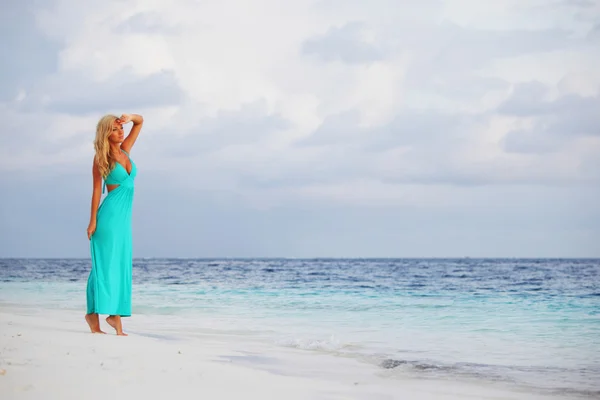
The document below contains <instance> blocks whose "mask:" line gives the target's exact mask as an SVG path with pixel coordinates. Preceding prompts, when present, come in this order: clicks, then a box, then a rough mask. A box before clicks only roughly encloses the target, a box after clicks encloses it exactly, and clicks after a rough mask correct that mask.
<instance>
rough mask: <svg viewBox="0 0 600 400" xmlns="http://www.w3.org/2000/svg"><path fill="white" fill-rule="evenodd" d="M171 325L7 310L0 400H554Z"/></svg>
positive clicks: (0, 338)
mask: <svg viewBox="0 0 600 400" xmlns="http://www.w3.org/2000/svg"><path fill="white" fill-rule="evenodd" d="M102 322H104V321H102ZM175 322H176V321H174V320H171V319H170V318H168V317H166V318H163V317H161V316H156V317H153V316H148V315H141V316H134V317H132V318H128V319H126V320H125V327H126V331H127V332H128V333H129V336H128V337H118V336H116V335H115V334H114V332H111V331H110V330H108V328H109V327H108V325H107V324H106V323H103V325H102V326H103V329H104V330H105V331H106V332H107V334H106V335H101V334H91V333H89V331H88V330H87V326H86V324H85V321H84V320H83V314H82V313H77V312H74V311H71V310H50V311H48V310H36V309H33V308H26V307H19V306H14V305H8V306H7V305H6V304H4V305H2V306H0V332H1V333H0V370H1V371H0V398H2V399H10V400H13V399H14V400H17V399H49V400H50V399H87V400H94V399H107V398H112V399H134V398H135V399H138V398H139V399H164V398H171V399H174V398H177V399H187V398H189V399H199V398H203V399H369V400H383V399H495V400H499V399H541V398H548V397H543V396H540V395H534V394H532V393H527V392H524V391H523V392H518V391H511V390H508V389H507V388H502V387H499V386H491V385H490V384H485V385H482V384H475V383H473V384H471V383H465V382H452V381H433V380H421V379H412V378H407V379H399V378H398V377H394V378H390V377H386V375H385V370H383V369H381V368H377V367H376V366H373V365H369V364H366V363H361V362H359V361H357V360H355V359H348V358H343V357H335V356H332V355H330V354H324V353H320V352H317V351H307V350H299V349H293V348H283V347H281V346H277V345H275V344H269V343H265V342H264V341H261V340H258V339H257V338H253V337H251V336H248V335H241V334H236V333H235V332H219V331H216V330H215V331H212V332H211V331H209V330H206V329H203V330H202V331H201V332H199V331H194V329H193V322H192V321H186V320H183V319H182V320H180V321H179V322H178V324H177V325H176V324H175ZM553 398H554V397H553Z"/></svg>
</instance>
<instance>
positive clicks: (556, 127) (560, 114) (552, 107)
mask: <svg viewBox="0 0 600 400" xmlns="http://www.w3.org/2000/svg"><path fill="white" fill-rule="evenodd" d="M549 96H550V90H549V88H547V87H546V86H544V85H542V84H541V83H539V82H528V83H525V84H521V85H517V86H516V87H515V89H514V91H513V94H512V95H511V97H509V98H508V99H507V100H506V102H504V103H503V104H502V105H501V106H500V107H499V112H501V113H506V114H509V115H517V116H521V117H532V118H533V122H532V126H531V127H530V128H528V129H517V130H514V131H510V132H508V133H507V134H506V136H505V138H504V141H503V144H504V149H505V150H506V151H508V152H517V153H518V152H522V153H545V152H549V151H560V150H561V149H563V147H564V146H567V145H568V144H570V142H573V141H575V140H578V139H579V138H581V137H585V136H596V137H600V115H599V114H598V110H600V97H598V95H596V96H593V97H590V96H585V97H584V96H580V95H576V94H566V95H562V96H560V97H558V98H555V99H549Z"/></svg>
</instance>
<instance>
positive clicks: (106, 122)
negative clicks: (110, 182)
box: [94, 114, 118, 178]
mask: <svg viewBox="0 0 600 400" xmlns="http://www.w3.org/2000/svg"><path fill="white" fill-rule="evenodd" d="M117 119H118V117H116V116H114V115H111V114H108V115H105V116H103V117H102V118H100V121H98V125H96V138H95V139H94V149H95V150H96V162H97V163H98V169H99V170H100V175H102V177H103V178H106V177H107V176H108V174H109V173H110V171H112V169H113V168H114V167H115V160H113V159H112V158H111V157H110V143H109V142H108V137H109V136H110V134H111V133H112V130H113V124H114V122H115V121H116V120H117Z"/></svg>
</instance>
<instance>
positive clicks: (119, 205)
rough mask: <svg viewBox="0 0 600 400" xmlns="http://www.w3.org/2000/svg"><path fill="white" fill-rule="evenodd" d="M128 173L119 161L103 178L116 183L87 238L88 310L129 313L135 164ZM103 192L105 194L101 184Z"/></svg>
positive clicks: (103, 202)
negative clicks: (88, 251)
mask: <svg viewBox="0 0 600 400" xmlns="http://www.w3.org/2000/svg"><path fill="white" fill-rule="evenodd" d="M122 151H123V153H125V154H126V155H127V157H128V158H129V161H130V162H131V173H127V170H126V169H125V167H123V165H121V164H120V163H118V162H117V163H115V167H114V168H113V169H112V171H111V172H110V173H109V174H108V176H107V177H106V179H105V180H104V182H105V184H108V185H111V184H118V185H119V186H118V187H116V188H115V189H113V190H111V191H110V192H108V194H107V195H106V197H105V198H104V201H102V204H101V205H100V207H98V213H97V216H96V231H95V232H94V234H93V235H92V237H91V240H90V252H91V258H92V269H91V270H90V275H89V277H88V281H87V290H86V292H87V296H86V297H87V313H88V314H91V313H97V314H108V315H120V316H122V317H129V316H131V276H132V237H131V210H132V205H133V193H134V190H133V189H134V179H135V176H136V174H137V167H136V165H135V164H134V163H133V161H132V160H131V158H130V157H129V154H128V153H127V152H126V151H124V150H122ZM102 192H103V193H104V186H103V190H102Z"/></svg>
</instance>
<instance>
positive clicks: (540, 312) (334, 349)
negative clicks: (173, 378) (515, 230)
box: [0, 258, 600, 398]
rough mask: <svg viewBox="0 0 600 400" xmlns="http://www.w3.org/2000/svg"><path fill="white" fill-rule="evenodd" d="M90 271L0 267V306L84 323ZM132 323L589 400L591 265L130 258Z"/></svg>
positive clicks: (40, 264)
mask: <svg viewBox="0 0 600 400" xmlns="http://www.w3.org/2000/svg"><path fill="white" fill-rule="evenodd" d="M90 267H91V263H90V260H89V259H1V260H0V307H8V306H15V305H18V306H19V307H23V308H27V307H29V308H35V309H66V310H74V311H79V312H81V313H82V315H83V313H84V312H85V285H86V280H87V277H88V273H89V270H90ZM136 315H144V316H145V317H150V318H152V317H156V318H160V320H161V322H162V323H163V324H173V325H172V326H174V328H173V330H172V332H171V336H170V338H171V339H173V338H174V339H176V338H177V332H178V331H177V329H176V327H177V326H181V324H185V325H186V326H187V327H188V328H189V327H193V329H194V330H197V331H200V332H202V331H207V332H208V331H210V332H221V333H222V334H224V335H225V334H227V333H235V334H236V335H247V336H248V337H252V338H253V340H262V341H265V342H269V343H271V344H274V345H276V346H281V347H292V348H297V349H302V350H304V351H307V352H319V353H321V354H328V355H330V356H331V357H345V358H354V359H356V360H357V361H359V362H361V363H367V364H372V365H374V366H375V367H376V368H378V369H379V370H380V371H381V374H382V376H385V377H386V379H390V380H394V379H408V378H410V379H436V380H439V379H446V380H467V381H476V382H492V383H495V384H502V385H506V386H508V387H518V388H521V389H523V390H529V391H532V392H535V393H537V394H540V393H541V394H548V395H549V396H550V395H553V394H559V395H562V396H567V397H572V398H579V397H583V398H586V397H587V398H600V260H599V259H470V258H465V259H177V258H172V259H135V260H134V264H133V316H132V318H135V317H136ZM127 324H128V321H127V319H125V320H124V326H125V328H126V330H127ZM177 324H179V325H177ZM82 329H84V330H85V329H87V327H86V326H84V325H83V322H82Z"/></svg>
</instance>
